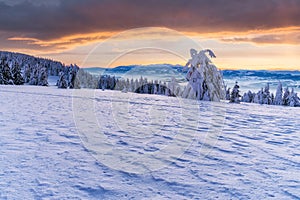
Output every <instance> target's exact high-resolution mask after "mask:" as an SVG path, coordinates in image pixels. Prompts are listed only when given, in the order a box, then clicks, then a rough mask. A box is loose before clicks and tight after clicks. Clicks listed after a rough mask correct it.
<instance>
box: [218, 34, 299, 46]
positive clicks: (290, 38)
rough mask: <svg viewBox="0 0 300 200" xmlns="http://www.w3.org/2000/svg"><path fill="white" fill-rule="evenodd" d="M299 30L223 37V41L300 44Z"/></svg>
mask: <svg viewBox="0 0 300 200" xmlns="http://www.w3.org/2000/svg"><path fill="white" fill-rule="evenodd" d="M298 34H299V32H291V33H286V34H280V33H277V34H265V35H257V36H253V37H249V36H247V37H233V38H223V39H221V41H223V42H234V43H235V42H252V43H256V44H292V45H299V41H300V37H299V36H298Z"/></svg>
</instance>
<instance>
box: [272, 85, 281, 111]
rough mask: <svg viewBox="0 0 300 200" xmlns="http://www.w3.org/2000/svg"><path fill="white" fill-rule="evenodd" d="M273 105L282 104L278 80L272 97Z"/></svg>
mask: <svg viewBox="0 0 300 200" xmlns="http://www.w3.org/2000/svg"><path fill="white" fill-rule="evenodd" d="M273 104H274V105H282V84H281V82H279V84H278V86H277V90H276V95H275V99H274V103H273Z"/></svg>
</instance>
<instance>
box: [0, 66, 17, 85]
mask: <svg viewBox="0 0 300 200" xmlns="http://www.w3.org/2000/svg"><path fill="white" fill-rule="evenodd" d="M2 82H3V84H5V85H8V84H10V85H12V84H13V83H14V82H13V77H12V74H11V71H10V68H9V65H8V64H7V63H4V64H3V65H2Z"/></svg>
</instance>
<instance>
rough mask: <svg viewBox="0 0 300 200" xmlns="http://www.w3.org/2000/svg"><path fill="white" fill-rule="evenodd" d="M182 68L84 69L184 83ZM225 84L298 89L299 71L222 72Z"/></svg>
mask: <svg viewBox="0 0 300 200" xmlns="http://www.w3.org/2000/svg"><path fill="white" fill-rule="evenodd" d="M182 69H183V66H181V65H171V64H153V65H128V66H118V67H115V68H99V67H95V68H85V70H87V71H88V72H90V73H91V74H93V75H98V76H99V75H112V76H116V77H119V78H120V77H123V78H134V79H135V78H139V77H140V76H143V77H146V78H148V79H149V80H162V81H169V80H170V79H171V78H172V77H175V78H176V79H177V80H178V81H179V82H182V83H183V82H185V72H182ZM222 73H223V77H224V81H225V84H226V85H227V86H228V87H233V85H234V83H235V81H238V82H239V85H240V87H241V91H242V92H246V91H248V90H253V91H257V90H259V89H260V88H261V87H264V86H265V85H266V84H267V83H269V84H270V88H271V91H272V90H273V91H274V90H275V89H276V86H277V84H278V82H279V81H280V82H281V83H282V84H283V86H284V87H286V86H288V87H294V88H295V89H296V90H297V89H298V88H300V71H298V70H293V71H288V70H280V71H273V70H222ZM298 90H299V89H298Z"/></svg>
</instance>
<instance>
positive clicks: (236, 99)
mask: <svg viewBox="0 0 300 200" xmlns="http://www.w3.org/2000/svg"><path fill="white" fill-rule="evenodd" d="M239 88H240V86H239V85H238V82H237V81H236V82H235V85H234V87H233V89H232V92H231V94H230V101H229V102H230V103H240V97H241V95H240V94H239V93H240V90H239Z"/></svg>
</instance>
